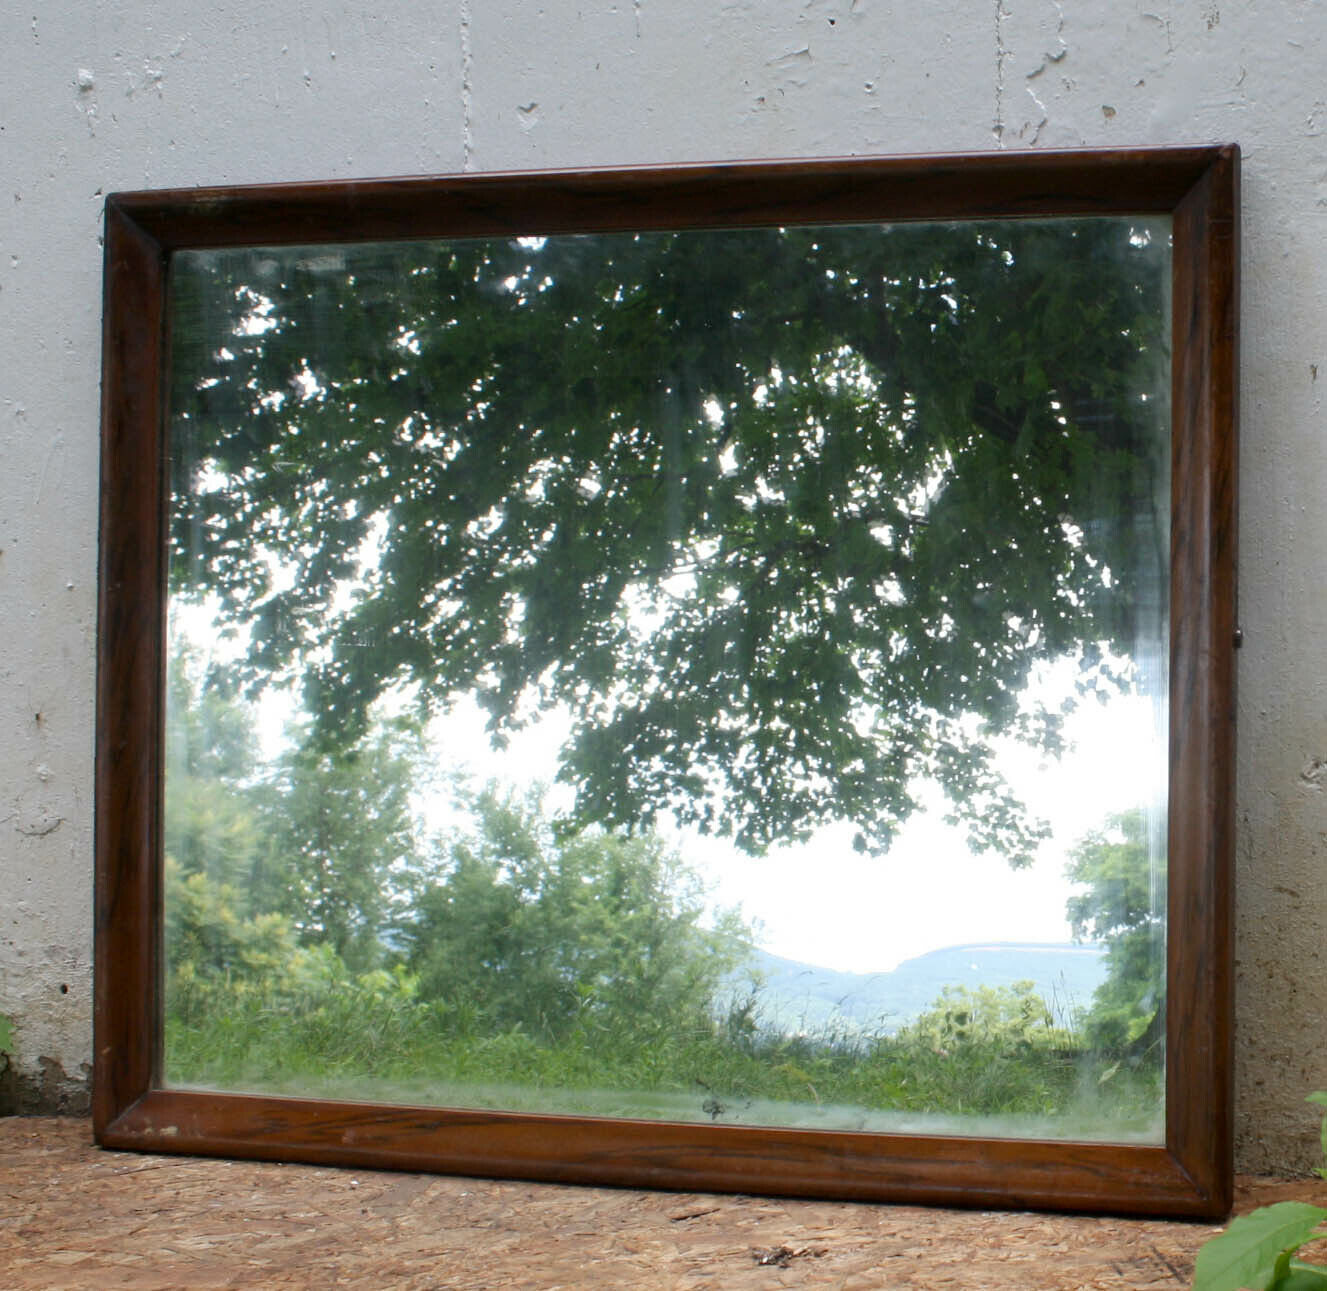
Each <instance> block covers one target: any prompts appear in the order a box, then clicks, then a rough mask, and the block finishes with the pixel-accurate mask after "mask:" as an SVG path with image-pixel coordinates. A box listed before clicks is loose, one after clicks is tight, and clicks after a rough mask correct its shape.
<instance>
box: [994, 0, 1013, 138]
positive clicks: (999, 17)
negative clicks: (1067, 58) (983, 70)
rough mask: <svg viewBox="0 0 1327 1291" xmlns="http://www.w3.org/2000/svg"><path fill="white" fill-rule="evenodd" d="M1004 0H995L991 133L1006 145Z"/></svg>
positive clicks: (1006, 55)
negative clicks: (992, 126)
mask: <svg viewBox="0 0 1327 1291" xmlns="http://www.w3.org/2000/svg"><path fill="white" fill-rule="evenodd" d="M1005 16H1006V15H1005V10H1004V0H995V125H994V128H993V129H992V131H991V133H992V134H994V135H995V142H996V144H997V145H998V146H999V147H1001V148H1003V147H1004V60H1005V59H1006V58H1007V57H1008V56H1009V55H1008V54H1007V53H1006V51H1005V47H1004V20H1005Z"/></svg>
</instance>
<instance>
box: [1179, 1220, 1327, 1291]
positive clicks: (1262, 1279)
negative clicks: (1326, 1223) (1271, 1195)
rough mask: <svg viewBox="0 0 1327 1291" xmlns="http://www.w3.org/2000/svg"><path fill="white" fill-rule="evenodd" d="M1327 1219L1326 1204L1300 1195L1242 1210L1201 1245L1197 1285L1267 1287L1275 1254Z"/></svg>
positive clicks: (1228, 1290) (1260, 1290)
mask: <svg viewBox="0 0 1327 1291" xmlns="http://www.w3.org/2000/svg"><path fill="white" fill-rule="evenodd" d="M1323 1220H1327V1210H1323V1209H1321V1208H1320V1207H1318V1206H1310V1205H1308V1204H1307V1203H1305V1202H1302V1201H1282V1202H1278V1203H1277V1204H1276V1205H1275V1206H1264V1207H1263V1208H1262V1209H1261V1210H1255V1211H1254V1212H1253V1213H1252V1214H1251V1215H1241V1216H1240V1217H1239V1218H1238V1219H1236V1220H1235V1221H1234V1222H1233V1223H1232V1224H1231V1225H1230V1227H1229V1228H1227V1229H1226V1231H1225V1232H1224V1233H1222V1234H1221V1235H1220V1236H1219V1237H1214V1238H1213V1239H1212V1240H1211V1241H1210V1242H1208V1243H1207V1244H1206V1245H1205V1246H1204V1247H1203V1249H1202V1250H1201V1251H1199V1252H1198V1261H1197V1264H1196V1266H1195V1268H1194V1276H1193V1291H1241V1288H1245V1289H1247V1291H1267V1289H1268V1288H1269V1287H1270V1286H1271V1285H1272V1279H1273V1277H1274V1276H1275V1275H1276V1268H1277V1258H1278V1256H1280V1255H1281V1253H1282V1252H1284V1251H1295V1250H1298V1249H1299V1248H1300V1246H1302V1245H1303V1244H1304V1243H1305V1242H1306V1241H1308V1239H1309V1238H1310V1237H1311V1236H1312V1235H1313V1230H1314V1229H1315V1228H1317V1226H1318V1225H1319V1224H1321V1223H1322V1222H1323Z"/></svg>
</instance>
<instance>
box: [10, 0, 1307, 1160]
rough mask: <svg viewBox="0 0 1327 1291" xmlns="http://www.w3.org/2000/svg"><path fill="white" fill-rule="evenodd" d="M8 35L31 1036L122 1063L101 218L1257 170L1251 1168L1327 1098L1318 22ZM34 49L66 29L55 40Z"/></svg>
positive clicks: (1042, 14)
mask: <svg viewBox="0 0 1327 1291" xmlns="http://www.w3.org/2000/svg"><path fill="white" fill-rule="evenodd" d="M4 8H5V12H4V13H3V15H0V49H3V50H4V51H5V73H4V76H3V77H0V181H2V182H0V454H2V456H0V1014H3V1015H6V1016H8V1017H9V1018H11V1019H13V1021H14V1022H15V1023H16V1032H15V1039H14V1048H15V1049H16V1050H17V1056H16V1059H15V1061H14V1063H13V1064H12V1065H11V1070H10V1071H9V1073H8V1075H7V1077H4V1078H0V1079H4V1080H7V1081H8V1088H9V1091H10V1093H9V1096H10V1099H11V1101H13V1099H14V1097H16V1096H21V1100H22V1102H23V1104H24V1105H25V1106H37V1105H41V1106H46V1107H51V1106H55V1105H58V1104H60V1103H61V1100H63V1105H65V1106H77V1105H80V1098H81V1097H83V1095H82V1094H81V1092H80V1091H81V1088H82V1086H81V1082H82V1079H83V1078H84V1077H85V1074H86V1072H87V1067H88V1063H89V1061H90V1057H91V1041H90V1019H89V1014H90V987H91V982H90V954H91V900H92V882H91V874H92V741H93V728H92V718H93V656H94V646H95V640H94V638H95V612H94V606H95V578H96V517H97V489H96V485H97V415H98V365H99V333H98V328H99V321H100V292H101V259H100V248H99V245H98V235H99V231H100V222H101V213H102V199H103V195H104V194H105V193H107V192H110V191H112V190H115V189H123V188H142V187H158V186H167V185H189V184H215V183H247V182H255V181H265V180H282V179H336V178H347V177H351V176H368V175H393V174H406V173H418V172H442V171H455V170H462V169H471V170H479V169H488V168H505V167H533V166H568V165H584V164H608V163H627V162H656V161H672V160H703V159H712V158H730V157H773V156H793V155H808V156H809V155H815V154H822V155H823V154H845V153H898V152H920V151H927V150H946V151H954V150H963V149H994V148H1031V147H1061V146H1076V145H1131V144H1177V143H1191V142H1202V141H1214V140H1235V141H1237V142H1239V143H1240V144H1241V145H1242V146H1243V148H1244V157H1245V169H1244V198H1245V217H1244V221H1245V235H1244V265H1245V277H1244V283H1245V292H1244V315H1243V336H1244V361H1243V380H1244V403H1243V425H1244V452H1243V480H1242V490H1241V506H1242V518H1243V548H1242V559H1241V570H1240V577H1241V587H1242V591H1241V596H1242V603H1243V624H1244V634H1245V641H1246V646H1245V649H1244V651H1243V654H1242V656H1241V659H1240V685H1241V694H1242V701H1241V710H1240V737H1239V772H1240V790H1239V804H1238V807H1239V893H1238V897H1239V908H1240V922H1239V967H1240V1002H1239V1027H1240V1041H1239V1054H1240V1065H1239V1159H1240V1164H1241V1166H1242V1167H1243V1168H1246V1169H1250V1170H1261V1169H1273V1168H1277V1167H1286V1166H1292V1165H1299V1166H1302V1165H1305V1164H1307V1163H1308V1162H1309V1160H1310V1158H1311V1149H1312V1143H1311V1131H1312V1128H1313V1118H1312V1115H1311V1113H1310V1110H1309V1109H1307V1108H1305V1106H1304V1105H1303V1103H1302V1098H1303V1095H1304V1093H1306V1092H1307V1091H1308V1090H1310V1089H1313V1088H1316V1087H1322V1086H1327V1027H1325V1026H1324V1022H1325V1021H1327V962H1324V958H1323V954H1322V949H1323V927H1324V921H1325V917H1327V882H1324V879H1325V878H1327V874H1325V873H1324V866H1325V858H1327V712H1325V711H1324V710H1325V709H1327V669H1325V668H1324V666H1323V641H1324V639H1327V593H1325V592H1324V587H1323V572H1322V571H1323V567H1324V562H1323V555H1322V553H1323V551H1324V550H1325V549H1327V505H1325V502H1327V423H1325V422H1324V417H1323V406H1322V405H1323V394H1324V392H1325V391H1327V310H1325V309H1324V308H1323V302H1324V301H1325V300H1327V281H1325V280H1327V41H1324V37H1325V36H1327V13H1324V11H1323V9H1322V8H1321V6H1318V5H1316V4H1314V3H1313V2H1312V0H1262V3H1260V4H1258V5H1257V6H1254V5H1252V4H1251V3H1248V0H1243V2H1240V3H1235V2H1232V0H1199V2H1194V0H1189V2H1187V3H1185V2H1182V0H1147V3H1140V2H1139V0H1124V2H1123V3H1121V2H1120V0H1113V2H1110V3H1108V2H1107V0H1080V2H1079V3H1077V4H1073V5H1070V4H1061V3H1056V0H982V3H980V4H977V3H972V2H971V0H934V2H933V3H931V4H927V5H917V4H915V3H903V0H799V2H798V3H792V2H791V0H727V2H724V0H720V2H719V3H712V2H708V0H707V2H703V3H702V0H672V2H671V3H667V4H665V3H664V0H507V3H503V4H482V3H479V2H478V0H380V2H379V3H377V4H374V5H369V6H364V5H350V4H344V3H339V2H333V0H299V3H297V4H295V3H292V4H278V5H272V4H268V3H258V2H257V0H218V3H217V4H216V5H215V6H203V5H197V4H191V3H185V2H184V0H133V2H132V3H129V2H128V0H88V2H87V3H85V4H81V5H45V4H42V5H38V4H33V5H32V6H30V7H28V8H22V7H18V6H16V5H13V4H10V5H6V6H4ZM34 15H35V16H34Z"/></svg>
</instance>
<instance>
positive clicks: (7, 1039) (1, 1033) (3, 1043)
mask: <svg viewBox="0 0 1327 1291" xmlns="http://www.w3.org/2000/svg"><path fill="white" fill-rule="evenodd" d="M13 1052H14V1024H13V1022H11V1021H10V1019H9V1018H7V1017H5V1015H4V1014H3V1013H0V1053H13Z"/></svg>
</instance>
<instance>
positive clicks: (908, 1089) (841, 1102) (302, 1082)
mask: <svg viewBox="0 0 1327 1291" xmlns="http://www.w3.org/2000/svg"><path fill="white" fill-rule="evenodd" d="M169 996H170V1007H169V1009H168V1014H167V1018H166V1045H165V1053H166V1077H167V1080H168V1082H169V1083H171V1084H174V1085H178V1086H195V1087H207V1088H214V1089H227V1090H243V1091H249V1092H255V1093H259V1092H262V1093H284V1094H293V1095H304V1096H315V1097H333V1098H356V1099H368V1100H373V1101H379V1102H406V1103H418V1104H428V1105H435V1106H438V1105H441V1106H462V1107H481V1108H507V1109H510V1110H518V1111H520V1110H523V1111H539V1112H554V1113H566V1114H587V1115H599V1116H622V1117H632V1118H656V1119H667V1120H682V1121H711V1120H717V1121H722V1122H725V1123H745V1124H763V1125H794V1126H812V1127H817V1128H824V1129H862V1130H896V1131H901V1132H940V1133H967V1134H973V1133H978V1134H998V1135H1003V1136H1023V1135H1029V1134H1030V1135H1037V1136H1049V1137H1060V1138H1085V1139H1108V1140H1113V1141H1123V1140H1136V1141H1157V1140H1158V1139H1159V1137H1160V1133H1161V1113H1162V1094H1161V1077H1160V1073H1159V1072H1158V1071H1156V1070H1155V1068H1148V1067H1131V1066H1129V1065H1128V1064H1127V1063H1120V1062H1115V1061H1113V1060H1110V1059H1108V1058H1106V1057H1104V1056H1100V1055H1095V1054H1092V1053H1089V1052H1086V1051H1084V1050H1083V1049H1081V1048H1080V1047H1077V1046H1072V1045H1071V1046H1068V1047H1059V1048H1051V1047H1049V1046H1048V1045H1046V1044H1040V1045H1038V1044H1031V1043H1028V1042H1027V1041H1026V1039H1023V1040H1009V1039H1007V1038H1000V1037H991V1036H983V1037H976V1038H969V1039H966V1040H958V1041H954V1040H950V1041H949V1042H947V1043H946V1044H944V1045H940V1044H936V1043H931V1042H927V1041H925V1040H923V1039H921V1038H919V1037H917V1036H909V1035H907V1033H904V1034H903V1035H901V1036H888V1035H880V1036H861V1035H857V1036H854V1037H852V1038H849V1037H847V1036H846V1035H844V1034H836V1033H835V1032H834V1031H833V1030H832V1029H828V1030H826V1031H825V1032H823V1033H821V1034H819V1035H814V1036H796V1037H789V1036H782V1035H776V1034H772V1033H768V1032H762V1031H760V1030H759V1029H756V1028H752V1027H751V1026H749V1025H748V1026H745V1027H732V1026H725V1025H724V1023H723V1022H718V1021H714V1020H711V1019H709V1018H707V1017H705V1016H704V1015H703V1014H698V1015H697V1017H696V1018H695V1019H693V1020H692V1023H691V1024H690V1025H687V1026H673V1027H663V1026H658V1025H654V1024H652V1023H651V1022H650V1021H649V1019H637V1020H633V1022H632V1023H631V1024H630V1025H627V1026H618V1027H608V1026H604V1025H602V1024H599V1023H597V1022H596V1020H595V1019H594V1017H593V1016H591V1017H588V1018H586V1019H584V1020H583V1021H582V1022H581V1023H579V1024H578V1025H577V1026H576V1027H575V1028H573V1029H572V1030H570V1031H569V1032H567V1033H566V1034H564V1035H561V1036H557V1037H540V1036H535V1035H531V1034H529V1033H527V1032H526V1031H524V1030H522V1029H519V1028H516V1029H508V1030H499V1029H495V1028H492V1027H489V1026H487V1025H486V1023H485V1020H484V1019H483V1018H482V1017H481V1016H480V1015H479V1014H478V1013H477V1012H476V1011H475V1010H474V1009H473V1008H469V1007H467V1006H466V1005H464V1004H463V1003H455V1004H452V1005H450V1006H449V1005H446V1004H443V1003H441V1002H438V1001H432V1002H421V1001H418V1000H414V999H410V998H407V997H405V996H402V995H397V994H392V993H390V992H387V993H383V992H382V991H373V990H370V989H361V988H357V987H354V986H347V985H346V984H344V983H342V984H339V985H337V986H335V987H330V986H329V987H327V988H324V989H317V990H310V991H307V992H304V993H295V994H292V993H289V992H286V993H279V992H275V991H270V990H269V991H265V990H262V989H253V988H250V987H247V986H245V985H243V984H220V983H213V984H208V985H207V986H206V987H202V986H199V985H198V984H194V985H193V986H190V987H188V988H187V989H182V988H180V987H179V985H178V984H173V986H172V989H171V991H170V992H169ZM1060 1043H1061V1044H1063V1041H1062V1040H1061V1041H1060Z"/></svg>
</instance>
